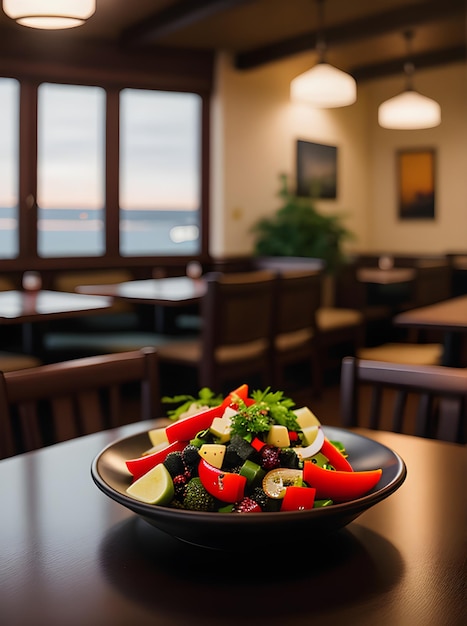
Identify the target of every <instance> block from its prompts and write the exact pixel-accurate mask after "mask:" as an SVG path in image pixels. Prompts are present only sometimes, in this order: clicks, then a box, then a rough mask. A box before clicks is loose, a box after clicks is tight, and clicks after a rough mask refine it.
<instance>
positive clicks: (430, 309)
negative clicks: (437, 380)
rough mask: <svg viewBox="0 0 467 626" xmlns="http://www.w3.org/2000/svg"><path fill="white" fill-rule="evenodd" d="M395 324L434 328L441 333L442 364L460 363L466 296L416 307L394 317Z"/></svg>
mask: <svg viewBox="0 0 467 626" xmlns="http://www.w3.org/2000/svg"><path fill="white" fill-rule="evenodd" d="M393 321H394V324H395V325H396V326H404V327H406V328H411V329H416V330H435V331H441V332H442V333H443V342H444V353H443V365H450V366H459V365H462V363H461V361H460V358H461V353H462V341H463V340H464V339H465V338H464V337H463V335H464V334H465V333H467V296H459V297H457V298H450V299H449V300H443V301H442V302H437V303H436V304H430V305H428V306H423V307H418V308H416V309H410V310H409V311H404V312H403V313H399V314H398V315H396V316H395V317H394V320H393Z"/></svg>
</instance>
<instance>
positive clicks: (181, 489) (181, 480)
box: [173, 474, 190, 498]
mask: <svg viewBox="0 0 467 626" xmlns="http://www.w3.org/2000/svg"><path fill="white" fill-rule="evenodd" d="M189 480H190V479H189V477H187V476H186V475H185V474H177V475H176V476H174V478H173V484H174V489H175V497H176V498H183V497H184V496H185V491H186V485H187V483H188V481H189Z"/></svg>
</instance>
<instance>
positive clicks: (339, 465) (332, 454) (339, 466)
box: [320, 437, 353, 472]
mask: <svg viewBox="0 0 467 626" xmlns="http://www.w3.org/2000/svg"><path fill="white" fill-rule="evenodd" d="M320 452H321V453H322V454H324V456H325V457H326V458H327V459H328V461H329V463H330V464H331V465H332V466H333V467H334V468H335V469H336V470H341V471H343V472H353V467H352V466H351V465H350V463H349V462H348V461H347V459H346V458H345V456H344V455H343V454H342V452H341V451H340V450H338V449H337V448H336V446H334V445H333V444H332V443H331V441H329V439H328V438H327V437H325V438H324V442H323V445H322V446H321V450H320Z"/></svg>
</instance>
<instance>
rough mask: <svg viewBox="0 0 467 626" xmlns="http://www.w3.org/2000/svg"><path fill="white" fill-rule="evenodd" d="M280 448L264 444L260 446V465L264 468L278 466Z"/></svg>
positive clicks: (268, 468)
mask: <svg viewBox="0 0 467 626" xmlns="http://www.w3.org/2000/svg"><path fill="white" fill-rule="evenodd" d="M280 464H281V462H280V450H279V448H276V447H275V446H271V445H265V446H263V447H262V448H261V467H262V468H263V469H265V470H268V471H269V470H272V469H276V467H279V466H280Z"/></svg>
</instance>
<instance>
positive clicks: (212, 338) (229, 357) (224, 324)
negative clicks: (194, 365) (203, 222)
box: [200, 270, 277, 381]
mask: <svg viewBox="0 0 467 626" xmlns="http://www.w3.org/2000/svg"><path fill="white" fill-rule="evenodd" d="M205 280H206V282H207V290H206V294H205V296H204V297H203V300H202V303H201V316H202V320H203V321H202V331H201V336H202V344H203V357H202V363H201V364H200V367H201V380H206V381H214V380H216V378H217V371H216V370H217V368H223V369H224V370H227V369H228V368H229V367H230V368H231V369H232V371H234V370H235V369H237V370H238V371H239V373H240V371H241V370H240V368H243V369H244V371H245V372H246V371H247V370H248V369H255V370H258V363H263V364H264V366H265V367H267V366H269V365H270V351H271V341H272V321H273V307H274V297H275V286H276V280H277V279H276V274H275V272H272V271H268V270H264V271H253V272H240V273H231V274H230V273H227V274H225V273H218V272H213V273H209V274H206V276H205ZM223 377H224V378H225V374H224V375H223ZM266 378H267V374H266V373H265V379H266Z"/></svg>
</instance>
